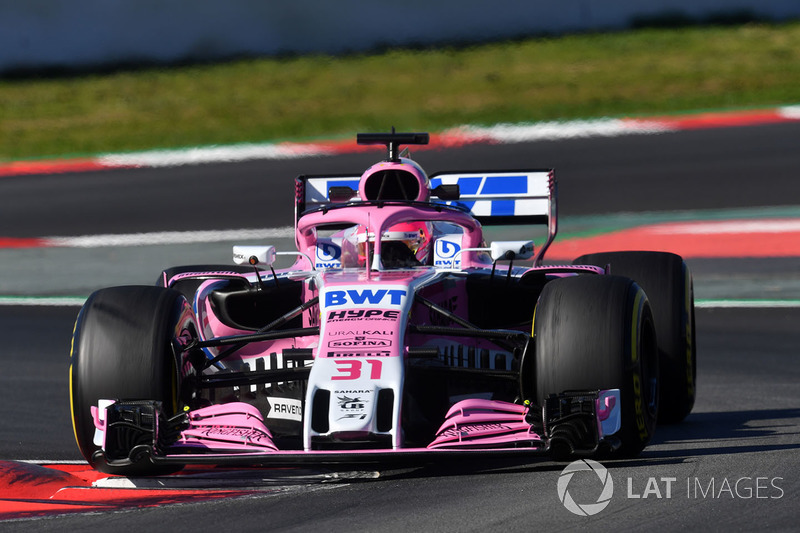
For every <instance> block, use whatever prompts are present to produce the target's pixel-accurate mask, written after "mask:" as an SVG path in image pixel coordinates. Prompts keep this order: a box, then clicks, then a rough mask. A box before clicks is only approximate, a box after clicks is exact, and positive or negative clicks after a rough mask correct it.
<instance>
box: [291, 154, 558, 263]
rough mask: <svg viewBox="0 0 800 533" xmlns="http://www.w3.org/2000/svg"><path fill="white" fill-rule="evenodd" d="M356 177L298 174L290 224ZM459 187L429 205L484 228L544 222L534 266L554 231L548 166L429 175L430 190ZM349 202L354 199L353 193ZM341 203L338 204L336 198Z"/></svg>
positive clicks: (554, 200)
mask: <svg viewBox="0 0 800 533" xmlns="http://www.w3.org/2000/svg"><path fill="white" fill-rule="evenodd" d="M359 180H360V176H354V175H352V174H341V175H329V176H325V175H319V176H300V177H298V178H297V179H296V180H295V225H296V224H297V221H298V220H299V218H300V215H302V214H303V213H304V212H305V211H307V210H308V209H312V208H315V207H325V206H328V205H333V204H334V203H335V202H332V201H331V200H330V198H329V191H330V188H331V187H349V188H351V189H353V190H354V191H357V190H358V185H359ZM439 185H458V186H459V189H460V197H459V199H458V200H447V201H444V200H439V199H435V200H432V203H444V204H446V205H459V206H462V207H465V208H466V209H468V210H469V212H470V214H472V216H473V217H475V218H476V219H477V220H478V221H479V222H480V223H481V224H482V225H484V226H494V225H509V224H514V225H526V224H540V225H546V226H547V234H548V237H547V241H546V242H545V243H544V244H543V245H542V246H541V247H540V248H539V251H538V252H537V254H536V257H535V259H534V262H535V263H536V264H538V263H539V262H540V261H541V259H542V257H543V256H544V252H545V251H546V250H547V248H548V247H549V246H550V243H551V242H552V241H553V239H555V236H556V232H557V231H558V220H557V218H558V210H557V196H558V188H557V184H556V180H555V176H554V173H553V170H551V169H546V170H521V171H511V172H505V171H504V172H472V171H470V172H440V173H437V174H434V175H432V176H431V177H430V188H431V189H434V188H436V187H437V186H439ZM351 201H358V196H357V195H354V196H353V198H351ZM337 203H340V202H337Z"/></svg>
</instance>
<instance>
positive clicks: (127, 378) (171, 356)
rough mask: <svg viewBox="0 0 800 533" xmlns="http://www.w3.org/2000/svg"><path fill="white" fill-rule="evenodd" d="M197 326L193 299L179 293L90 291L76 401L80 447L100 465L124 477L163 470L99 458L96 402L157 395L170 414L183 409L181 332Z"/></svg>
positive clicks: (77, 339)
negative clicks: (95, 438) (114, 463)
mask: <svg viewBox="0 0 800 533" xmlns="http://www.w3.org/2000/svg"><path fill="white" fill-rule="evenodd" d="M195 331H196V327H195V324H194V317H193V315H192V312H191V309H190V307H189V304H188V303H187V301H186V299H185V298H184V297H183V295H181V293H179V292H177V291H174V290H170V289H164V288H161V287H147V286H143V287H138V286H127V287H112V288H108V289H101V290H99V291H96V292H95V293H93V294H92V295H91V296H89V299H88V300H87V301H86V303H85V304H84V306H83V308H82V309H81V311H80V313H79V314H78V318H77V320H76V322H75V330H74V333H73V338H72V352H71V355H70V403H71V408H72V423H73V428H74V430H75V438H76V440H77V442H78V448H79V449H80V451H81V453H82V454H83V456H84V457H85V458H86V460H87V461H89V463H90V464H92V466H93V467H94V468H96V469H99V470H101V471H104V472H108V473H112V474H121V475H134V474H135V475H152V474H159V473H165V472H164V471H163V470H162V469H159V468H156V467H155V466H154V465H153V464H152V463H151V462H150V461H141V462H138V463H137V462H135V461H134V462H133V463H132V464H129V465H123V466H109V465H108V464H106V463H105V461H99V462H98V460H97V457H96V456H95V452H97V451H98V450H99V446H97V445H96V444H94V442H93V436H94V432H95V427H94V422H93V419H92V415H91V407H93V406H97V402H98V400H100V399H119V400H154V401H159V402H162V408H163V412H164V415H165V416H166V417H170V416H173V415H174V414H176V413H177V412H179V408H180V407H181V396H180V395H181V385H182V384H181V378H180V376H181V368H182V365H181V363H180V362H179V357H180V353H181V350H180V349H179V347H178V345H179V342H180V341H179V337H182V339H181V340H185V339H186V336H187V335H189V336H191V335H194V334H195V333H194V332H195ZM184 392H186V391H185V390H184ZM172 470H174V469H172Z"/></svg>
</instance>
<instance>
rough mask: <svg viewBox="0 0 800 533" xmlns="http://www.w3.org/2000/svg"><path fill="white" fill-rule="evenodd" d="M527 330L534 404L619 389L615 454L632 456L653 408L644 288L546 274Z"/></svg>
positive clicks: (652, 355) (644, 439)
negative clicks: (562, 396)
mask: <svg viewBox="0 0 800 533" xmlns="http://www.w3.org/2000/svg"><path fill="white" fill-rule="evenodd" d="M533 334H534V342H535V343H536V373H535V383H536V398H537V403H539V404H540V405H542V404H543V402H544V400H545V398H547V397H548V396H549V395H550V394H559V393H562V392H566V391H575V390H606V389H619V390H620V401H621V404H622V405H621V408H622V424H621V428H620V430H619V431H618V432H617V433H616V434H615V437H616V438H617V439H619V445H620V446H619V448H618V449H617V451H616V455H619V456H626V457H632V456H636V455H638V454H639V452H641V451H642V449H643V448H644V447H645V446H646V445H647V443H648V442H650V439H651V437H652V436H653V432H654V430H655V426H656V416H657V411H658V394H657V392H656V391H657V386H658V351H657V349H656V341H655V331H654V325H653V319H652V314H651V312H650V305H649V303H648V301H647V296H646V295H645V294H644V291H643V290H642V289H641V288H640V287H639V286H638V285H637V284H636V283H635V282H634V281H633V280H631V279H629V278H623V277H620V276H595V275H581V276H575V277H568V278H562V279H558V280H555V281H551V282H549V283H548V284H547V285H545V287H544V290H543V291H542V293H541V295H540V296H539V301H538V303H537V305H536V312H535V315H534V323H533Z"/></svg>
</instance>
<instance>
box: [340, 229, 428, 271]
mask: <svg viewBox="0 0 800 533" xmlns="http://www.w3.org/2000/svg"><path fill="white" fill-rule="evenodd" d="M430 226H431V225H430V223H429V222H401V223H399V224H395V225H394V226H392V227H390V228H389V229H387V230H386V231H384V232H383V235H382V236H381V257H382V258H383V261H384V266H385V267H387V268H392V267H393V266H418V265H424V264H425V263H426V262H427V260H428V254H429V252H430V242H431V227H430ZM369 240H370V246H373V245H374V243H375V235H374V234H370V239H369ZM356 242H357V245H358V259H359V264H361V265H364V264H366V260H367V231H366V229H365V228H363V227H361V228H359V230H358V234H357V236H356ZM398 245H403V246H405V248H407V249H408V251H409V252H406V253H405V254H404V255H405V258H407V259H408V260H409V262H408V263H407V264H405V262H404V264H395V265H391V264H387V260H390V261H392V259H391V258H390V257H389V256H392V257H397V255H398V254H397V251H398ZM401 255H402V254H401ZM414 263H416V264H414Z"/></svg>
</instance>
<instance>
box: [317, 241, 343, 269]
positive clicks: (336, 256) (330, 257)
mask: <svg viewBox="0 0 800 533" xmlns="http://www.w3.org/2000/svg"><path fill="white" fill-rule="evenodd" d="M316 256H317V263H316V265H315V266H316V267H317V268H328V267H340V266H341V264H340V258H341V257H342V249H341V248H339V247H338V246H336V245H335V244H333V243H329V242H317V252H316Z"/></svg>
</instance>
